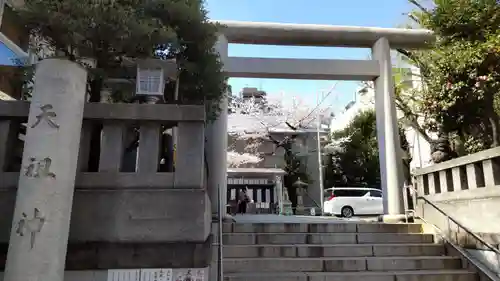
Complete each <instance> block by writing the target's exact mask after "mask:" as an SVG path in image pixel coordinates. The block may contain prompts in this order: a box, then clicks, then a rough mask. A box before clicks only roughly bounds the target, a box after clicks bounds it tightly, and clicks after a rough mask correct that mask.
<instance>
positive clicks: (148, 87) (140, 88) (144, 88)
mask: <svg viewBox="0 0 500 281" xmlns="http://www.w3.org/2000/svg"><path fill="white" fill-rule="evenodd" d="M136 85H137V88H136V95H148V96H163V90H164V89H165V77H164V74H163V68H161V67H159V68H142V67H140V66H138V67H137V80H136Z"/></svg>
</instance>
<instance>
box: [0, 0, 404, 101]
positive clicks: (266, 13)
mask: <svg viewBox="0 0 500 281" xmlns="http://www.w3.org/2000/svg"><path fill="white" fill-rule="evenodd" d="M382 2H383V4H382ZM206 7H207V9H208V11H209V16H210V18H212V19H217V20H239V21H262V22H282V23H305V24H331V25H354V26H378V27H397V26H400V25H401V24H404V23H405V22H406V16H405V15H404V13H406V12H408V11H410V10H411V8H412V7H411V5H410V4H409V3H408V1H407V0H383V1H374V0H349V1H343V0H206ZM369 54H370V50H369V49H352V48H314V47H286V46H285V47H284V46H262V45H261V46H256V45H253V46H252V45H230V46H229V55H230V56H241V57H274V58H280V57H281V58H316V59H321V58H330V59H366V58H368V56H369ZM12 57H14V54H13V53H12V52H11V51H10V50H9V49H7V48H6V47H5V46H4V45H3V44H0V65H11V64H12V61H11V60H10V58H12ZM334 83H335V82H334V81H313V80H278V79H247V78H233V79H231V80H230V84H231V85H232V87H233V92H234V93H238V92H239V91H240V90H241V88H243V87H245V86H250V87H252V86H253V87H258V88H261V89H262V90H265V91H267V92H268V93H269V94H271V95H272V94H280V93H285V94H286V96H287V97H288V96H290V97H293V96H298V97H300V98H301V99H304V100H305V101H306V102H308V103H311V104H315V103H316V95H317V93H318V92H321V91H327V90H329V89H330V88H331V87H332V85H333V84H334ZM358 86H359V83H358V82H346V81H344V82H339V83H337V86H336V87H335V91H334V93H333V94H332V95H331V96H330V98H329V99H328V100H326V101H325V103H324V105H326V106H331V107H333V108H334V109H337V110H339V109H341V108H343V107H344V106H345V105H346V104H347V103H348V102H350V101H351V100H353V98H354V91H355V90H356V88H357V87H358Z"/></svg>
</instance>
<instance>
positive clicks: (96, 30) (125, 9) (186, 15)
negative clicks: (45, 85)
mask: <svg viewBox="0 0 500 281" xmlns="http://www.w3.org/2000/svg"><path fill="white" fill-rule="evenodd" d="M19 12H20V15H21V18H22V19H23V20H24V23H25V25H26V27H27V28H28V30H30V35H31V37H32V38H35V39H38V42H41V45H42V46H45V48H47V46H48V47H49V48H51V49H53V50H54V51H55V53H56V54H57V55H61V54H62V55H64V56H65V57H67V58H68V59H70V60H73V61H77V62H81V63H82V64H84V65H85V63H84V60H83V59H84V58H91V59H94V60H95V66H93V67H90V66H89V65H87V66H89V79H88V89H89V96H90V99H89V101H90V102H100V101H101V92H102V90H103V89H104V88H105V87H108V86H109V85H106V81H107V79H108V78H116V77H119V78H133V77H134V75H135V67H130V61H133V60H134V59H136V58H158V59H164V60H166V59H175V61H176V63H177V68H178V80H179V81H180V83H179V91H178V92H179V98H178V100H177V101H175V102H177V103H191V104H193V103H194V104H205V105H206V106H207V112H208V116H209V118H210V119H213V118H214V117H215V116H216V115H217V114H218V113H219V111H220V108H219V101H220V99H221V98H222V97H224V96H225V94H226V91H227V81H226V78H225V75H224V73H223V72H222V64H221V62H220V59H219V57H218V54H217V53H216V52H215V50H214V45H215V43H216V40H217V35H216V31H217V26H216V25H214V24H212V23H210V22H208V19H207V12H206V10H205V9H204V7H203V1H202V0H151V1H141V0H113V1H90V0H26V1H25V6H24V8H23V9H22V10H20V11H19ZM35 41H36V40H35ZM34 48H35V49H38V48H40V45H36V46H34ZM127 65H128V66H127ZM175 87H176V86H175V82H173V81H169V82H168V83H167V85H166V87H165V93H164V96H165V99H166V101H167V102H173V101H174V91H175V90H174V89H175ZM131 91H133V89H132V90H130V89H129V96H130V92H131ZM125 92H126V90H125ZM114 97H115V99H118V100H119V101H122V102H123V101H124V99H126V98H125V97H127V94H126V93H124V91H123V90H122V89H119V93H118V94H116V92H115V95H114ZM117 97H118V98H117ZM125 101H126V100H125ZM101 129H102V128H101V126H100V125H95V126H94V127H93V130H92V132H91V146H92V148H93V149H92V150H91V155H90V157H89V158H90V163H89V169H90V170H95V169H96V168H97V166H98V162H99V147H100V134H101Z"/></svg>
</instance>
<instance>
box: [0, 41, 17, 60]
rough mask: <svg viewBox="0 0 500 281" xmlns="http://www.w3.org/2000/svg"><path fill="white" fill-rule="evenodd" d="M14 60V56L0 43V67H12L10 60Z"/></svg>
mask: <svg viewBox="0 0 500 281" xmlns="http://www.w3.org/2000/svg"><path fill="white" fill-rule="evenodd" d="M14 58H16V55H15V54H14V53H13V52H12V51H11V50H10V49H9V48H7V47H6V46H5V45H4V44H2V43H0V65H13V64H14V63H13V61H12V59H14Z"/></svg>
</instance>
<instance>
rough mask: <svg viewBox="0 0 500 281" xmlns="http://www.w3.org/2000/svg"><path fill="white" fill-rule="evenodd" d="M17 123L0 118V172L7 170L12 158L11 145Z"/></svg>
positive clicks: (15, 136)
mask: <svg viewBox="0 0 500 281" xmlns="http://www.w3.org/2000/svg"><path fill="white" fill-rule="evenodd" d="M16 125H18V123H16V122H14V121H9V120H0V172H5V171H6V170H7V165H8V164H9V163H10V160H12V157H11V156H12V151H13V149H14V147H13V145H14V144H15V140H16V139H17V130H16V129H17V126H16Z"/></svg>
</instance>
